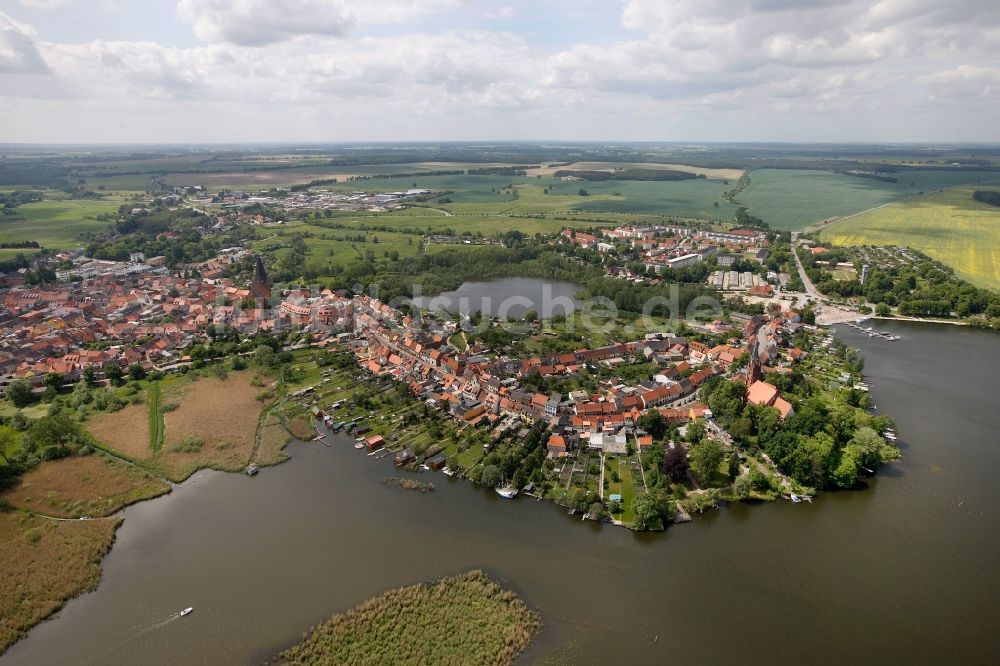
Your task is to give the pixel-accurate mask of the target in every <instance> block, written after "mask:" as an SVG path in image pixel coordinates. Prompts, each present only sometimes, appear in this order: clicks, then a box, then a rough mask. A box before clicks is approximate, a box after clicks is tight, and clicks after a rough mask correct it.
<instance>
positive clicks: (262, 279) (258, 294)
mask: <svg viewBox="0 0 1000 666" xmlns="http://www.w3.org/2000/svg"><path fill="white" fill-rule="evenodd" d="M250 294H251V295H252V296H253V297H254V298H256V299H258V300H259V299H262V298H263V299H264V300H265V301H266V300H269V299H270V298H271V286H270V285H269V284H268V282H267V271H266V270H265V269H264V260H263V259H261V258H260V255H258V256H257V266H256V268H255V269H254V275H253V282H251V283H250Z"/></svg>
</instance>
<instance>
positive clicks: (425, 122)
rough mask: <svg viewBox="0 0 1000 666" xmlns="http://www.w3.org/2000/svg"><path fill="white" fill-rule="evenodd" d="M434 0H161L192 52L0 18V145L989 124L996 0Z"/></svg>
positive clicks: (998, 76) (737, 133)
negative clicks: (75, 39) (600, 9)
mask: <svg viewBox="0 0 1000 666" xmlns="http://www.w3.org/2000/svg"><path fill="white" fill-rule="evenodd" d="M449 4H451V0H427V1H426V2H417V1H408V0H370V1H369V2H368V3H360V2H349V1H348V0H327V1H320V0H296V1H293V0H270V1H269V2H268V1H266V0H179V2H178V5H177V7H178V16H179V17H180V18H182V19H183V20H184V21H185V22H187V23H188V24H189V25H191V26H192V27H193V29H194V30H195V32H196V34H197V35H198V36H199V37H200V38H201V39H202V40H203V41H204V43H202V44H200V45H198V46H194V47H189V46H173V47H171V46H167V45H164V44H161V43H156V42H153V41H143V42H140V41H102V40H94V41H86V42H82V43H52V42H47V41H45V40H43V39H40V38H39V37H38V35H37V34H36V33H35V32H34V31H33V30H32V28H30V27H29V26H26V25H23V24H21V23H17V22H15V21H14V20H13V19H11V18H10V17H8V16H6V15H4V14H2V13H0V107H2V108H3V112H2V117H3V118H4V121H5V122H4V123H3V124H2V125H3V126H2V127H0V140H3V139H17V138H18V137H20V136H21V134H24V135H25V138H33V139H45V138H46V137H47V136H49V135H47V134H45V133H46V132H52V131H54V130H53V129H52V128H53V127H59V128H67V129H65V131H66V132H70V131H71V130H74V128H79V127H82V126H86V127H93V128H95V129H94V131H95V132H104V133H103V134H100V135H95V136H80V137H75V138H74V137H70V136H67V137H59V138H63V139H73V140H92V139H103V140H128V139H134V140H152V139H160V140H171V139H176V138H178V137H180V138H185V134H184V133H185V132H188V133H190V136H191V138H200V139H202V140H209V139H211V140H258V139H291V140H294V139H314V140H321V139H336V138H340V139H350V138H354V139H390V138H409V139H420V138H428V139H430V138H435V139H436V138H459V137H463V138H477V137H479V138H496V137H502V138H517V137H525V138H529V137H530V138H540V137H544V138H556V137H565V138H593V139H600V138H633V139H663V138H676V139H688V138H690V139H694V138H698V139H704V138H716V139H731V138H740V137H742V138H744V139H756V138H786V139H789V140H791V139H795V138H798V139H803V138H804V139H822V140H862V139H866V138H880V137H877V136H876V137H873V136H870V135H868V136H854V135H851V134H850V132H851V131H853V130H856V129H857V128H861V129H862V130H864V131H871V128H878V127H881V128H884V130H885V131H886V132H887V133H888V134H886V136H885V137H884V138H886V139H887V140H888V139H892V140H904V139H907V138H909V139H942V138H949V137H950V136H952V135H951V134H949V135H946V136H945V135H941V134H939V132H941V131H942V128H945V127H948V128H955V129H954V130H949V131H954V132H959V131H960V133H961V135H962V136H963V137H964V138H969V136H970V135H972V134H975V133H979V134H981V135H983V136H982V137H981V138H984V139H992V140H998V139H1000V135H998V134H997V132H998V131H1000V117H998V109H1000V70H998V69H997V65H996V63H997V62H1000V3H997V2H995V0H951V2H949V3H947V4H940V3H938V2H930V1H927V0H880V1H878V2H874V3H872V2H864V1H862V0H849V1H847V2H843V1H841V0H750V2H748V3H742V4H738V5H737V4H736V3H732V2H728V1H726V0H704V1H702V2H697V3H695V2H666V1H659V0H627V2H625V3H624V4H623V5H622V10H621V13H620V15H619V16H618V18H619V19H620V21H621V23H622V25H623V26H624V28H625V29H626V30H625V31H619V32H617V33H614V34H617V35H619V36H620V35H624V37H619V39H618V41H612V40H610V39H609V38H608V35H610V34H612V32H613V31H609V30H600V31H599V32H598V28H597V27H594V28H593V33H592V34H587V33H586V32H585V31H582V30H576V31H575V32H574V34H577V35H579V37H578V41H577V43H575V44H570V45H566V46H564V45H560V46H552V44H553V43H554V42H553V40H548V39H546V38H545V37H546V34H545V32H544V27H545V26H544V25H542V23H541V22H540V20H539V21H532V18H533V16H532V14H531V12H532V11H533V8H532V7H531V6H530V5H528V4H523V5H518V6H517V12H518V16H519V18H522V19H524V21H525V23H530V24H532V25H533V28H532V32H531V33H530V34H526V35H521V34H518V33H512V32H502V31H501V30H500V29H499V27H500V26H504V27H507V26H508V25H511V24H502V23H499V24H498V23H495V22H491V21H492V19H490V18H489V17H487V16H486V15H485V12H482V11H480V12H462V13H460V14H458V15H456V16H460V17H462V20H463V21H465V23H459V22H458V21H454V22H449V21H446V20H439V19H444V18H446V17H448V15H446V14H441V16H440V17H438V16H433V17H431V19H427V20H422V19H421V17H422V16H423V15H424V14H425V13H426V12H429V11H437V10H440V9H441V8H442V7H445V6H447V5H449ZM491 10H492V13H493V14H494V15H495V17H497V18H499V16H500V15H501V14H505V13H506V12H503V11H502V10H503V7H500V8H498V9H494V8H491ZM470 17H471V18H470ZM389 23H393V24H394V25H393V26H392V27H389V28H386V27H379V28H378V29H372V27H371V26H373V25H375V24H378V25H379V26H385V25H386V24H389ZM452 24H454V25H455V27H454V28H447V27H441V26H447V25H452ZM262 45H266V48H261V46H262ZM15 73H16V74H15ZM60 109H61V111H60ZM59 113H62V114H63V116H64V117H65V118H66V119H71V118H72V119H73V120H74V121H75V120H77V119H84V120H85V122H83V121H81V122H74V123H72V124H69V123H55V124H53V122H52V118H54V117H56V116H58V115H59ZM87 114H91V115H89V116H88V115H87ZM944 116H947V117H948V118H949V119H950V122H948V123H944V122H941V120H940V118H941V117H944ZM935 118H937V119H938V121H937V122H932V121H933V120H934V119H935ZM612 120H615V121H617V122H611V121H612ZM8 121H9V122H8ZM30 127H34V128H35V129H34V130H33V133H32V132H29V131H28V129H27V128H30ZM120 127H125V128H126V130H127V131H130V132H133V134H124V135H122V134H121V132H124V131H126V130H121V131H119V128H120ZM901 127H904V128H906V131H907V132H912V131H914V128H921V127H925V128H926V129H927V132H928V133H927V134H924V135H919V136H900V135H898V134H892V132H895V131H896V130H897V129H898V128H901ZM129 128H131V129H129ZM144 130H145V131H149V132H157V133H158V134H157V135H155V136H145V135H144V134H143V131H144ZM74 131H75V130H74ZM685 131H692V132H697V134H696V135H694V136H690V135H685V134H684V133H683V132H685ZM607 132H612V134H611V135H610V136H609V135H608V134H606V133H607ZM664 132H670V133H669V134H664ZM723 132H726V134H723ZM742 132H756V133H755V134H742ZM29 135H30V136H29ZM955 135H956V136H957V135H958V134H955Z"/></svg>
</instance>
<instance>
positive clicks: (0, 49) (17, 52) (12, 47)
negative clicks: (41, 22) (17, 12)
mask: <svg viewBox="0 0 1000 666" xmlns="http://www.w3.org/2000/svg"><path fill="white" fill-rule="evenodd" d="M33 37H34V31H33V30H32V29H31V28H30V27H28V26H26V25H23V24H21V23H18V22H17V21H15V20H14V19H12V18H11V17H9V16H7V15H6V14H4V13H3V12H0V74H38V73H42V72H46V71H48V65H47V64H46V63H45V59H44V58H42V56H41V54H40V53H39V52H38V49H37V48H36V47H35V43H34V39H33Z"/></svg>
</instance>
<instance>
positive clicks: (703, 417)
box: [0, 212, 894, 529]
mask: <svg viewBox="0 0 1000 666" xmlns="http://www.w3.org/2000/svg"><path fill="white" fill-rule="evenodd" d="M212 219H213V218H212V217H211V216H209V219H208V221H207V223H206V226H207V228H208V229H218V228H220V227H223V228H224V227H227V226H228V227H233V226H235V227H240V226H242V225H249V226H250V227H253V226H259V225H262V224H265V223H268V220H269V219H270V218H268V217H265V216H262V215H246V214H243V213H240V212H236V213H235V214H234V213H230V212H222V213H220V214H219V216H218V218H216V221H215V222H214V223H213V222H212ZM594 231H595V233H587V232H584V231H581V230H576V229H572V228H566V229H564V230H563V231H562V232H560V233H559V234H555V235H553V236H551V237H549V238H542V239H540V240H537V241H536V242H539V243H541V245H540V247H543V248H548V249H549V250H550V251H554V252H556V253H557V254H558V255H561V256H565V257H566V259H569V260H579V256H577V255H578V253H579V252H584V253H595V252H596V253H597V254H596V255H592V256H591V257H590V258H591V259H595V257H596V261H599V263H600V265H601V266H602V270H603V272H604V273H605V275H606V276H607V277H608V278H609V279H617V280H624V281H628V282H632V283H637V284H648V285H650V286H655V285H657V284H659V283H660V282H662V281H663V280H664V278H665V277H666V275H667V274H671V275H673V276H677V275H678V274H680V275H683V277H684V278H685V279H690V280H693V281H701V280H706V281H707V282H708V283H709V286H711V287H714V288H715V289H717V290H719V291H721V292H726V293H728V294H729V296H730V297H731V298H735V299H736V300H735V301H733V302H734V303H735V304H736V307H735V308H734V307H728V308H725V309H723V310H719V311H717V312H716V313H715V316H714V317H713V318H711V319H698V318H695V319H685V320H683V321H681V322H678V321H669V320H654V321H652V322H647V323H646V325H645V327H644V328H642V329H641V330H642V332H641V334H639V333H636V334H635V335H634V336H633V337H624V338H616V339H613V340H608V342H607V343H606V344H601V345H597V346H586V345H582V346H581V345H577V346H570V347H567V345H566V344H565V342H566V341H563V342H562V343H559V338H560V337H561V334H560V333H558V332H554V330H555V329H554V328H553V327H558V326H561V327H563V328H566V327H567V326H569V327H571V326H573V325H574V324H575V323H576V318H575V316H574V315H573V313H564V314H562V315H560V316H559V317H557V319H558V320H559V321H552V320H544V321H543V320H541V318H538V317H537V315H529V316H526V317H525V320H524V321H521V322H516V321H507V320H501V319H497V318H495V317H490V316H486V315H477V317H476V321H475V322H473V321H472V318H471V317H469V316H468V315H467V314H465V313H461V312H457V311H452V312H448V311H428V310H425V309H421V308H419V307H417V306H416V305H415V304H414V302H413V301H409V300H408V299H402V301H400V302H395V301H393V302H391V303H390V302H384V301H383V300H380V299H379V298H378V297H377V295H375V294H368V293H364V292H356V293H350V292H349V291H348V290H345V289H330V288H304V287H299V288H296V287H289V288H284V289H282V290H278V291H274V292H273V293H272V286H273V285H272V284H271V280H270V279H269V276H268V269H267V267H266V265H265V261H264V258H263V256H261V255H258V254H255V253H254V252H252V251H251V250H249V249H247V248H245V247H241V246H239V245H237V246H231V247H224V248H221V249H220V250H219V251H218V254H217V255H216V256H214V257H212V258H210V259H207V260H204V261H200V262H194V263H189V264H183V265H174V266H173V268H172V269H168V268H167V267H166V265H165V259H164V257H163V256H154V257H146V256H145V255H144V254H143V253H141V252H133V253H131V254H130V255H129V257H128V260H127V261H106V260H96V259H92V258H89V257H87V256H84V255H83V254H82V253H81V252H79V251H76V252H66V253H61V254H57V255H55V256H53V257H52V258H51V260H50V261H51V264H53V265H56V266H58V267H59V270H57V271H54V277H55V280H54V281H50V282H47V283H44V282H40V281H39V280H38V279H37V278H36V279H33V280H27V279H26V276H29V277H30V276H31V275H32V272H31V271H29V270H26V269H22V270H21V271H19V272H18V273H15V274H9V275H7V276H5V277H4V278H3V279H4V286H5V287H6V291H5V293H4V295H3V306H4V310H5V312H6V313H8V316H7V317H6V318H5V320H4V321H3V322H0V324H2V329H0V339H2V346H0V371H2V372H3V380H2V381H0V391H2V392H3V393H4V394H6V395H8V396H9V395H11V394H18V395H25V394H30V395H33V396H34V397H35V398H36V399H44V397H45V396H46V395H51V394H52V391H53V389H54V388H55V389H58V388H59V387H61V386H67V385H71V384H73V383H75V382H78V381H80V379H81V378H82V377H84V376H86V377H87V378H88V381H95V380H96V381H101V380H102V379H103V380H112V379H115V378H118V377H121V376H123V375H124V374H126V373H130V374H133V375H134V376H145V374H146V373H148V372H154V373H157V374H163V373H170V372H179V371H184V372H186V371H187V370H188V369H190V368H191V367H198V366H200V365H203V364H204V363H205V362H206V361H207V362H211V361H212V358H211V356H210V355H208V354H206V353H205V349H206V347H205V345H207V344H208V343H209V342H210V341H211V340H214V339H216V338H218V337H220V336H222V337H226V338H232V336H236V339H253V338H254V337H256V336H262V335H263V336H273V335H275V334H277V333H279V332H283V334H284V336H285V337H283V340H285V344H286V348H288V349H312V350H316V353H327V354H329V353H336V354H348V355H349V356H350V357H351V358H353V363H354V364H355V366H356V367H357V368H358V371H359V372H361V373H362V375H363V376H364V377H367V378H368V379H366V380H364V381H376V382H381V381H389V382H390V383H391V384H392V385H397V386H400V387H402V388H404V389H405V391H406V393H407V396H408V397H407V398H406V402H407V403H409V404H411V405H414V404H422V405H424V408H425V409H431V410H432V413H433V414H438V415H444V416H445V418H446V419H448V420H450V428H451V431H452V432H453V436H452V438H451V441H449V442H442V443H440V444H432V445H426V444H425V445H423V446H420V447H414V446H413V445H412V443H411V442H408V441H406V440H405V439H401V438H400V437H399V435H398V433H397V432H395V431H394V429H393V423H395V421H392V420H389V421H387V420H386V417H385V415H384V414H383V415H379V414H375V413H374V412H372V413H370V414H364V413H358V415H357V416H356V417H354V418H351V419H349V420H348V419H346V418H345V419H344V420H340V421H335V416H336V414H337V408H338V407H340V406H341V405H342V404H343V403H345V402H348V400H349V398H340V399H338V400H336V401H334V400H333V399H331V398H328V397H327V395H328V394H329V393H331V391H328V390H326V389H329V388H330V387H327V386H325V385H324V384H323V383H321V384H313V385H307V386H303V387H301V388H298V389H296V391H295V392H294V394H291V397H292V399H293V400H297V401H301V402H300V403H299V408H300V409H302V410H303V413H306V414H307V416H309V417H311V418H313V419H315V421H314V427H315V437H313V436H312V435H310V436H309V437H307V438H312V439H324V438H325V437H326V436H327V435H330V434H331V432H333V433H335V432H339V431H340V430H341V429H342V428H343V430H344V431H345V432H351V433H353V434H354V435H355V436H357V437H358V441H359V444H358V446H359V447H361V448H365V449H367V450H368V452H369V453H370V454H372V455H376V454H378V455H379V456H380V457H381V452H382V451H383V450H384V451H386V452H394V453H395V460H396V462H397V464H400V465H404V466H407V467H408V468H410V469H413V470H416V471H419V470H420V469H425V470H436V469H442V468H443V470H444V472H445V473H446V474H448V475H449V476H456V475H459V476H463V477H466V478H470V479H472V480H474V481H478V482H480V483H483V484H484V485H487V486H491V487H495V488H496V489H497V492H498V493H499V494H501V495H503V496H504V497H514V496H516V495H518V494H519V493H522V492H523V493H525V494H527V495H531V496H534V497H537V498H539V499H541V498H548V499H553V500H555V501H556V502H558V503H560V504H563V505H565V506H568V507H569V508H570V510H572V511H579V512H580V513H581V514H582V515H584V516H585V517H591V518H595V519H607V520H610V521H611V522H614V523H616V524H621V525H626V526H629V527H634V528H639V529H649V528H653V527H657V526H662V525H663V523H664V522H665V521H669V520H678V521H683V520H690V514H691V512H692V511H703V510H705V509H706V508H708V507H712V506H715V505H717V504H718V502H719V501H721V500H723V499H727V498H728V499H740V498H746V497H755V498H758V499H770V500H773V499H776V498H779V497H782V496H783V497H786V498H790V499H792V501H795V502H798V501H801V500H802V499H811V497H812V496H813V494H815V492H816V490H817V489H818V488H820V487H822V486H824V485H826V484H828V483H831V482H832V481H831V479H828V478H826V477H815V476H813V475H811V474H809V473H803V474H795V473H790V472H791V470H788V469H783V467H785V468H787V465H782V464H780V463H779V462H776V461H774V460H772V458H771V457H770V456H769V455H768V454H767V453H766V451H765V450H763V449H762V448H761V447H760V445H758V444H756V443H753V444H752V445H751V446H750V448H747V445H748V443H751V442H757V439H758V435H757V434H753V435H750V434H748V433H745V432H743V430H745V429H746V426H745V424H744V422H745V421H746V420H747V418H746V417H743V418H741V419H736V418H734V416H735V414H733V413H728V414H726V415H724V416H723V418H721V419H720V418H718V417H717V415H716V414H715V410H713V403H719V404H721V403H722V402H723V401H722V399H721V398H718V396H719V395H721V394H723V393H727V392H729V393H732V394H733V395H736V396H738V399H739V402H740V406H739V409H738V410H737V411H738V412H739V413H742V412H743V411H744V407H743V405H746V406H747V408H746V409H747V410H748V411H747V414H751V415H752V419H751V420H753V421H754V422H753V425H752V427H751V429H752V430H757V429H758V427H760V428H762V429H763V428H765V427H766V428H768V429H770V431H771V432H775V431H777V429H778V428H780V423H781V422H784V421H785V420H788V419H790V418H791V417H793V416H794V415H795V413H796V412H795V407H794V405H793V400H794V401H795V402H798V401H799V399H800V398H801V396H799V397H796V398H791V399H789V398H790V397H791V396H789V397H786V396H785V395H783V389H782V388H781V386H786V387H787V388H790V389H793V390H794V387H795V386H796V384H797V382H799V381H801V380H800V379H795V377H798V376H799V375H800V374H801V372H802V371H801V370H800V369H798V366H799V365H801V363H802V362H803V361H804V360H806V359H810V357H811V356H812V357H817V358H815V359H810V360H811V361H813V365H812V366H811V368H810V370H809V371H808V372H810V373H815V372H818V370H817V368H820V367H825V366H823V365H822V361H821V358H823V357H825V356H830V355H832V354H833V350H832V348H831V343H832V338H830V337H829V336H827V335H826V334H825V333H824V332H823V331H822V329H821V328H819V327H817V326H816V325H814V321H813V320H814V317H815V315H814V313H813V312H812V307H813V304H812V303H811V302H810V301H809V300H808V299H804V298H803V296H802V295H801V294H795V293H792V294H791V295H786V294H785V293H784V288H787V287H788V285H789V282H790V276H789V275H788V273H787V272H784V271H782V272H780V273H779V272H778V270H781V269H783V268H784V269H789V267H790V266H791V263H790V259H788V257H787V256H785V257H784V258H783V260H782V262H781V263H779V264H775V263H773V262H772V268H774V269H778V270H770V269H769V268H768V267H767V266H765V265H763V264H762V263H761V261H763V260H766V259H768V258H769V257H772V251H771V246H772V242H773V240H774V236H773V234H772V235H771V236H769V235H768V234H767V233H766V232H764V231H761V230H757V229H743V228H735V229H729V230H726V231H720V230H717V229H711V228H708V229H706V228H697V227H692V226H681V225H674V226H667V225H623V226H618V227H614V228H603V229H599V230H594ZM206 233H211V232H210V231H208V232H206ZM445 238H446V239H447V238H451V237H445ZM432 240H436V241H437V242H442V239H441V237H435V238H433V239H432ZM491 242H492V243H495V244H497V245H499V246H501V248H502V243H500V242H499V241H491ZM446 244H447V243H446ZM784 252H785V254H786V255H787V254H788V253H787V250H784ZM575 253H576V254H575ZM584 256H587V255H586V254H585V255H584ZM700 265H705V266H711V267H718V266H725V267H734V266H735V267H739V268H741V269H742V270H740V271H738V272H737V271H721V269H720V270H714V271H711V272H710V271H708V270H707V269H699V270H695V271H694V272H691V271H692V269H693V268H695V269H697V267H698V266H700ZM248 268H249V269H250V270H248ZM34 269H35V271H34V275H36V276H37V275H38V274H40V273H41V272H43V271H44V270H46V269H45V268H44V267H43V266H40V265H36V266H35V267H34ZM681 271H688V273H683V274H682V273H679V272H681ZM706 276H707V278H706ZM743 297H754V298H756V301H757V304H756V305H753V304H747V303H744V302H743V301H742V300H741V299H742V298H743ZM783 299H786V300H783ZM800 303H801V304H802V305H801V306H800V305H799V304H800ZM802 307H805V308H806V309H805V310H802ZM567 314H568V315H569V316H567ZM804 315H805V316H804ZM807 317H808V321H806V319H807ZM628 330H629V329H628V328H626V329H624V332H627V331H628ZM637 330H638V329H637ZM493 331H504V332H505V333H504V335H506V336H507V337H506V338H503V339H504V340H506V341H507V342H506V343H504V342H498V343H494V344H491V343H490V342H489V339H490V336H489V334H490V333H491V332H493ZM510 331H514V332H513V333H511V332H510ZM477 332H478V333H479V334H480V335H477ZM484 332H485V333H486V335H482V334H483V333H484ZM623 334H624V333H623ZM568 339H569V338H567V340H568ZM518 340H521V341H522V343H523V344H522V345H521V346H520V347H518V346H517V341H518ZM535 341H541V342H540V343H539V344H538V345H536V344H534V342H535ZM553 342H554V343H557V345H556V346H559V347H560V350H558V351H545V350H546V349H552V348H553V345H552V344H551V343H553ZM840 353H842V351H841V352H840ZM308 360H309V359H308V358H307V359H306V361H308ZM827 365H830V364H827ZM834 365H835V364H834ZM837 373H839V374H838V376H837V377H836V380H835V381H834V382H832V383H831V384H830V385H829V386H827V385H824V386H823V390H830V391H834V392H836V391H839V390H842V389H843V390H847V391H855V392H856V391H857V390H858V389H859V388H860V387H863V383H862V382H861V376H860V373H858V372H850V371H849V372H843V370H842V368H838V371H837ZM837 373H835V374H837ZM780 378H785V379H780ZM779 379H780V381H779ZM779 385H781V386H779ZM720 386H723V389H721V390H720V389H719V387H720ZM728 386H734V387H735V386H738V387H741V388H739V389H728V388H725V387H728ZM341 388H342V387H338V391H337V396H338V397H339V395H340V389H341ZM713 396H715V397H714V398H713ZM857 404H863V400H862V402H859V403H857ZM407 409H410V408H407ZM749 410H756V411H752V412H751V411H749ZM772 412H773V414H774V420H773V422H771V421H768V419H769V418H770V417H767V418H765V417H766V414H768V413H772ZM762 415H764V416H762ZM757 421H760V423H761V424H763V423H764V422H768V423H769V425H767V426H764V425H760V426H758V424H757ZM727 426H729V427H734V426H735V427H738V429H739V432H736V433H735V434H734V433H731V432H730V431H729V430H728V429H727ZM474 433H483V435H484V439H482V442H481V448H480V450H475V451H472V452H471V453H470V452H469V444H468V438H469V437H470V436H471V435H472V434H474ZM762 434H763V431H762V432H761V435H762ZM359 435H360V436H359ZM734 435H735V436H734ZM877 435H884V436H887V437H890V438H891V437H894V435H893V434H892V431H891V427H890V424H889V423H884V422H880V424H879V426H878V433H877ZM529 437H530V438H532V441H537V447H536V448H537V449H538V450H539V451H542V455H541V456H528V452H524V453H523V455H524V456H527V457H525V459H524V460H529V459H530V460H531V461H532V462H531V464H526V463H524V462H523V461H515V462H512V463H508V464H507V465H506V467H504V466H500V465H497V464H495V463H496V456H497V455H499V454H498V452H499V451H501V450H504V448H505V446H506V447H507V448H509V447H510V444H511V442H517V441H524V440H525V438H529ZM474 441H476V442H477V444H476V446H480V444H479V442H480V439H475V440H474ZM880 441H883V444H884V440H880ZM504 443H506V444H504ZM459 454H461V455H459ZM491 454H493V457H491ZM880 455H881V454H879V455H877V456H875V457H874V458H869V459H866V463H865V464H862V463H861V462H860V460H859V461H854V462H851V463H850V470H848V471H847V472H845V477H844V480H842V481H839V482H838V483H844V484H853V483H854V479H855V478H856V474H857V473H859V469H860V467H863V468H864V469H869V470H870V469H872V468H874V467H877V465H878V464H879V462H881V461H882V458H881V457H879V456H880ZM885 459H886V460H888V459H891V455H888V454H887V455H886V456H885ZM249 462H250V464H249V466H248V467H247V469H248V471H252V472H253V473H256V472H257V469H258V467H257V466H256V464H255V461H249ZM689 468H690V471H688V470H689ZM663 475H668V476H669V480H667V481H666V482H665V485H664V482H663V481H660V480H659V479H660V478H661V477H662V476H663ZM657 487H662V488H664V489H667V490H669V491H670V493H672V494H670V495H669V496H666V495H663V494H662V491H657V490H656V488H657ZM658 493H659V494H658ZM654 497H655V498H657V499H656V500H655V501H654Z"/></svg>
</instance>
